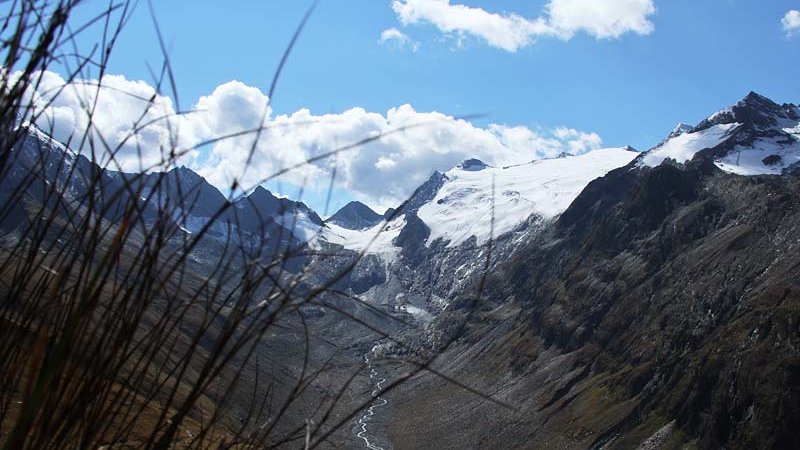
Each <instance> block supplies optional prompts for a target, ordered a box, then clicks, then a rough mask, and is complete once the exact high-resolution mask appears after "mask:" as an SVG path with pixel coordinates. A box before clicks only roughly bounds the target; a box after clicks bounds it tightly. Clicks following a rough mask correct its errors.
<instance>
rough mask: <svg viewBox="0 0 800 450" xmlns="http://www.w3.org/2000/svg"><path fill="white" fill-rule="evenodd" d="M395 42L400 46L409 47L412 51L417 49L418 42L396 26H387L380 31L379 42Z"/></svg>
mask: <svg viewBox="0 0 800 450" xmlns="http://www.w3.org/2000/svg"><path fill="white" fill-rule="evenodd" d="M392 42H393V43H395V44H396V45H397V46H398V47H400V48H410V49H411V51H412V52H416V51H417V50H419V47H420V43H419V42H416V41H414V40H413V39H411V38H410V37H408V35H407V34H405V33H403V32H402V31H400V30H398V29H397V28H387V29H385V30H383V32H381V37H380V39H378V43H379V44H387V43H392Z"/></svg>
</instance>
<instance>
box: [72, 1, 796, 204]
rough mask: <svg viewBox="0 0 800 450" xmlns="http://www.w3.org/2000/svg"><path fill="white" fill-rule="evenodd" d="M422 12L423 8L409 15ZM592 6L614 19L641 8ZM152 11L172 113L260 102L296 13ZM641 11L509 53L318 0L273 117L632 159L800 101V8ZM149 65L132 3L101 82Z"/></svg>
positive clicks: (149, 40)
mask: <svg viewBox="0 0 800 450" xmlns="http://www.w3.org/2000/svg"><path fill="white" fill-rule="evenodd" d="M403 1H406V0H403ZM425 1H431V0H419V3H420V4H423V3H425ZM550 1H553V0H548V1H544V0H513V1H512V0H494V1H491V2H490V1H487V0H470V1H467V0H451V1H450V2H449V4H448V5H449V6H453V5H464V6H466V7H469V8H472V9H477V8H480V9H482V10H483V12H484V13H486V14H490V15H496V16H497V17H504V18H508V17H511V16H512V15H516V16H518V17H521V18H524V19H526V20H529V21H534V20H536V19H537V18H540V17H543V16H544V15H545V14H546V12H545V11H546V10H545V7H546V4H548V3H549V2H550ZM554 1H562V2H564V3H568V2H572V3H580V2H581V1H586V0H554ZM603 1H604V2H606V3H609V4H612V5H614V4H618V5H622V7H624V5H625V4H626V3H630V4H634V3H642V2H645V3H649V2H650V0H641V1H640V0H616V1H615V0H603ZM154 3H156V4H155V11H156V13H157V16H158V20H159V21H160V24H161V26H162V29H163V33H164V36H165V40H166V42H167V45H168V47H169V54H170V58H171V62H172V65H173V68H174V71H175V74H176V76H177V81H178V85H179V86H180V88H179V89H180V91H179V100H180V106H181V107H182V108H183V109H187V108H191V107H193V106H194V105H195V104H196V102H197V101H198V99H199V98H200V97H201V96H204V95H209V94H210V93H211V92H213V91H214V90H215V88H217V87H218V86H220V85H223V84H225V83H226V82H229V81H231V80H239V81H241V82H242V83H243V84H245V85H247V86H250V87H255V88H258V89H260V90H261V91H262V92H266V91H267V89H268V87H269V82H270V79H271V76H272V73H273V71H274V70H275V67H276V66H277V63H278V61H279V59H280V56H281V53H282V51H283V49H284V48H285V46H286V44H287V42H288V40H289V38H290V37H291V35H292V33H293V31H294V27H295V26H296V25H297V24H298V22H299V21H300V19H301V18H302V16H303V14H304V12H305V9H306V8H307V7H308V4H309V2H306V1H298V0H291V1H283V0H280V1H269V2H265V1H240V2H236V4H235V5H232V4H231V2H219V1H207V0H197V1H193V2H191V3H190V4H187V2H184V1H177V0H161V1H159V2H154ZM652 4H653V6H654V7H655V12H654V13H650V14H647V15H646V17H645V18H646V20H647V21H648V23H649V25H650V26H651V27H652V29H649V30H643V29H642V28H641V27H639V28H638V29H637V28H636V27H633V28H631V30H628V31H625V32H621V33H620V35H619V36H618V37H614V38H606V37H602V36H601V37H598V36H597V33H593V32H591V31H587V29H586V28H584V29H580V28H577V29H576V30H573V32H572V33H571V34H572V36H571V38H570V39H568V40H567V39H565V38H564V37H563V36H556V35H549V34H547V33H544V34H535V35H532V37H531V36H529V38H530V39H529V40H526V41H525V43H524V44H522V45H521V46H520V48H516V49H513V50H514V51H510V50H509V49H508V48H506V49H504V48H500V47H498V46H497V45H492V44H491V43H490V42H488V41H487V39H486V37H485V36H482V35H480V34H479V33H478V34H476V33H473V32H471V31H469V30H461V31H455V32H453V31H450V32H447V31H446V30H443V29H442V28H443V26H442V24H441V23H438V24H437V22H436V19H435V18H431V17H427V16H424V15H423V17H422V18H421V19H420V18H418V19H417V20H415V21H406V22H404V21H403V20H402V19H401V17H400V13H399V12H398V10H397V8H393V6H392V2H391V1H390V0H347V1H334V0H322V1H320V3H319V5H318V8H317V9H316V11H315V12H314V14H313V16H312V17H311V20H310V21H309V23H308V27H307V29H306V30H305V32H304V33H303V35H302V37H301V38H300V41H299V42H298V44H297V47H296V49H295V51H294V53H293V54H292V56H291V59H290V60H289V62H288V65H287V67H286V70H285V72H284V74H283V76H282V78H281V81H280V84H279V86H278V91H277V94H276V96H275V98H274V99H273V102H272V108H273V113H274V114H292V113H293V112H295V111H298V110H300V109H302V108H308V109H310V111H311V112H312V113H313V114H315V115H321V114H336V113H340V112H342V111H346V110H349V109H351V108H354V107H358V108H363V109H364V110H365V111H368V112H376V113H380V114H384V115H385V114H386V112H387V111H388V110H389V109H391V108H395V107H398V106H400V105H404V104H410V105H412V106H413V108H414V110H415V111H418V112H428V111H438V112H441V113H444V114H446V115H450V116H462V115H471V114H484V115H485V116H482V117H481V118H479V119H474V120H472V123H473V124H474V125H475V126H476V127H487V126H489V125H490V124H503V125H507V126H523V127H527V128H530V129H532V130H539V131H542V132H543V133H545V132H546V131H549V130H554V129H556V128H558V127H568V128H570V129H576V130H581V132H586V133H596V134H597V135H599V137H600V138H602V144H603V146H622V145H632V146H634V147H636V148H638V149H640V150H645V149H647V148H649V147H651V146H653V145H655V144H657V143H658V142H659V141H660V140H661V139H663V137H664V136H665V135H666V134H668V133H669V131H670V130H671V129H672V127H673V126H674V125H675V124H676V123H677V122H678V121H684V122H687V123H692V124H693V123H696V122H698V121H699V120H701V119H702V118H704V117H706V116H707V115H709V114H710V113H712V112H714V111H716V110H718V109H721V108H722V107H725V106H727V105H730V104H733V103H735V102H736V101H737V100H739V99H740V98H741V97H743V96H744V95H745V94H747V92H749V91H750V90H755V91H757V92H759V93H762V94H764V95H766V96H768V97H771V98H773V99H774V100H776V101H779V102H793V103H797V102H798V101H800V76H798V73H800V70H799V69H800V64H799V63H798V58H797V55H800V35H797V33H794V35H792V33H790V30H787V29H785V27H784V26H783V25H782V22H781V19H782V18H783V17H784V16H785V15H786V14H787V13H788V12H789V11H790V10H797V9H800V1H798V0H769V1H763V0H701V1H698V0H652ZM90 9H91V8H87V11H86V12H85V13H87V14H88V12H89V11H88V10H90ZM391 28H394V29H396V30H397V31H399V32H401V33H403V34H404V35H405V36H406V37H407V38H406V39H408V42H406V43H405V44H403V43H402V42H399V41H398V40H392V41H389V42H383V43H380V42H379V38H380V36H381V33H382V32H383V31H384V30H387V29H391ZM160 61H161V58H160V51H159V49H158V45H157V41H156V38H155V32H154V30H153V25H152V22H151V20H150V17H149V15H148V12H147V8H146V4H141V5H140V6H139V9H138V10H137V12H136V13H135V14H134V16H133V19H132V21H131V22H130V24H129V27H128V28H127V30H126V32H125V34H123V36H122V38H121V40H120V42H119V44H118V46H117V48H116V53H115V54H114V56H113V58H112V60H111V65H110V68H109V72H110V73H113V74H122V75H124V76H125V77H126V78H127V79H129V80H137V79H143V80H148V81H149V80H150V78H151V77H150V75H149V72H148V70H147V68H146V64H145V63H146V62H149V63H150V64H152V65H156V66H157V65H158V63H159V62H160ZM435 168H437V169H444V168H440V167H435ZM419 170H422V169H419ZM431 170H432V169H431ZM318 175H319V174H317V175H311V176H318ZM424 176H427V174H425V175H424ZM417 178H419V177H418V176H417V177H415V180H414V182H416V181H417ZM289 183H291V180H289ZM322 184H324V183H322ZM273 188H274V186H273ZM403 189H406V190H407V189H408V187H405V188H402V189H400V191H402V190H403ZM364 190H365V188H361V191H364ZM361 191H359V190H358V189H355V188H352V186H350V185H347V184H342V185H341V186H340V187H339V189H338V190H337V195H336V196H335V203H337V204H339V203H342V202H344V201H345V200H348V199H350V198H360V199H362V200H366V201H368V202H370V200H372V201H371V202H370V203H371V204H373V205H375V206H376V207H377V206H380V207H383V206H386V205H388V204H391V202H392V199H395V198H397V197H398V195H399V194H397V195H394V196H393V197H391V196H390V197H384V198H380V199H379V198H377V197H374V196H373V197H372V198H370V196H369V195H367V194H365V193H364V192H361ZM398 192H399V191H398ZM306 195H311V197H309V198H308V200H309V202H310V203H311V204H312V206H316V207H318V208H321V202H322V201H323V200H322V199H323V198H324V196H322V195H321V194H320V193H319V192H317V193H316V194H315V193H313V189H312V193H311V194H308V193H307V194H306Z"/></svg>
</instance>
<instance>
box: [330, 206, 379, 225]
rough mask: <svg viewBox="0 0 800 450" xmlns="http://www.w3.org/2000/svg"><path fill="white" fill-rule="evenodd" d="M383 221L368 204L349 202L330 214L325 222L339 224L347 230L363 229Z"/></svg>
mask: <svg viewBox="0 0 800 450" xmlns="http://www.w3.org/2000/svg"><path fill="white" fill-rule="evenodd" d="M382 221H383V216H381V215H379V214H378V213H376V212H375V211H373V210H372V209H370V207H369V206H367V205H365V204H363V203H361V202H350V203H348V204H346V205H345V206H344V207H343V208H342V209H340V210H339V211H337V212H336V214H334V215H332V216H331V217H330V218H329V219H328V220H327V221H326V222H328V223H332V224H335V225H339V226H340V227H342V228H347V229H348V230H364V229H367V228H372V227H374V226H375V225H377V224H379V223H381V222H382Z"/></svg>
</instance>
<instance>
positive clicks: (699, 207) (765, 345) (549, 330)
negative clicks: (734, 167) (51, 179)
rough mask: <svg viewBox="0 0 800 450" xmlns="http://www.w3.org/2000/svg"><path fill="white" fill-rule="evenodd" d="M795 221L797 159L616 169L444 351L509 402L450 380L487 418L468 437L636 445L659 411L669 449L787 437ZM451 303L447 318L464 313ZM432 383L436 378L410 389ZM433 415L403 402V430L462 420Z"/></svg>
mask: <svg viewBox="0 0 800 450" xmlns="http://www.w3.org/2000/svg"><path fill="white" fill-rule="evenodd" d="M798 233H800V177H797V176H790V175H783V176H763V177H749V178H746V177H738V176H734V175H728V174H722V173H720V172H718V171H714V170H710V169H709V168H708V166H707V165H704V164H700V163H698V164H692V165H688V166H686V167H675V166H672V165H662V166H659V167H656V168H653V169H633V170H632V169H631V168H623V169H619V170H617V171H614V172H611V173H610V174H608V175H607V176H606V177H604V178H601V179H598V180H596V181H595V182H593V183H591V184H590V185H589V186H588V187H587V188H586V190H585V191H584V192H583V193H582V194H581V195H580V196H579V197H578V199H577V200H576V201H575V202H574V203H573V205H572V206H571V207H570V208H569V210H568V211H567V212H565V213H564V214H563V215H562V216H561V217H560V219H559V220H558V221H557V222H555V223H554V224H552V225H551V226H550V227H549V228H548V229H546V230H545V231H544V232H543V233H541V234H539V235H537V236H534V238H533V239H532V240H531V241H530V242H529V243H528V244H527V245H525V246H524V247H523V248H521V249H517V250H516V251H514V252H513V254H512V256H511V257H510V258H508V259H507V260H506V261H504V262H501V263H500V264H498V265H497V266H496V267H495V269H494V270H493V271H492V273H491V274H490V276H489V279H488V280H487V282H486V283H485V285H486V286H488V289H489V293H488V294H487V295H488V296H489V298H490V299H491V300H490V304H489V305H486V306H485V307H482V308H481V309H479V310H477V311H476V310H475V309H474V307H470V308H471V310H472V311H473V312H472V313H471V318H470V319H469V320H470V325H469V326H468V328H467V331H465V332H464V333H463V336H461V337H460V338H459V339H458V340H457V341H456V342H457V344H456V345H453V346H451V347H450V348H449V350H448V353H447V354H446V355H444V356H442V357H440V360H443V361H453V363H449V365H447V366H445V368H446V370H447V373H451V374H460V376H463V377H466V379H468V380H472V381H473V382H474V383H476V384H477V385H478V386H483V391H484V392H495V393H496V394H495V395H496V397H495V398H498V399H501V400H503V401H508V402H510V403H511V404H513V405H515V406H517V407H518V408H519V409H518V412H508V411H506V412H503V411H502V409H492V411H493V413H492V414H491V416H494V417H495V418H492V419H487V418H486V417H487V416H485V415H483V416H481V417H478V416H476V415H474V414H472V413H471V412H469V411H472V408H478V409H480V408H479V407H478V406H477V405H481V404H483V405H484V408H489V406H488V405H486V403H482V402H481V400H477V399H474V398H469V396H468V395H459V394H457V393H456V392H455V391H451V390H448V391H447V392H448V394H447V395H448V397H449V396H456V399H452V400H445V399H444V398H440V397H436V398H437V401H441V402H443V405H447V406H444V408H458V409H459V410H460V411H464V413H463V414H464V415H465V416H464V418H463V419H462V420H464V421H475V422H476V423H480V426H479V427H478V428H479V431H476V432H474V433H473V432H472V431H467V432H465V433H466V434H467V436H463V435H462V436H461V438H462V439H467V440H468V441H472V440H476V441H477V440H480V442H482V445H483V446H487V447H492V448H601V447H602V448H637V447H638V445H639V444H641V443H642V442H643V441H645V440H646V439H647V438H648V437H650V436H653V435H655V434H656V432H657V431H658V430H660V429H662V428H663V427H665V425H668V424H672V425H671V426H670V427H669V428H668V429H669V430H670V431H669V434H668V436H667V437H665V442H667V441H668V442H670V443H671V444H669V445H667V444H665V447H663V448H682V446H683V445H685V444H690V445H693V446H695V447H698V448H709V449H712V448H729V449H772V448H797V445H798V443H800V431H799V430H798V429H797V428H796V427H794V426H792V425H790V424H794V423H800V332H798V330H800V284H799V283H798V279H797V276H796V273H797V269H798V268H800V254H798V253H797V252H796V251H794V250H792V249H791V248H794V246H795V245H796V242H795V241H796V240H797V238H796V236H798V235H800V234H798ZM462 304H463V305H469V304H471V303H470V300H468V299H464V301H463V302H462ZM453 306H454V307H453V308H451V309H449V310H448V312H447V313H446V314H443V315H442V316H441V317H440V318H439V321H440V323H442V325H441V326H442V327H443V328H447V327H448V324H451V323H454V322H455V323H458V321H459V320H461V318H463V314H465V313H464V310H460V309H459V307H458V303H456V304H455V305H453ZM502 310H506V311H509V313H506V314H510V316H511V317H512V318H511V319H504V320H499V319H498V318H497V314H498V313H497V311H502ZM483 311H485V312H483ZM512 311H515V312H512ZM478 349H481V350H480V351H478ZM482 359H483V361H482ZM456 361H469V363H468V365H469V366H465V365H463V364H464V363H458V362H456ZM498 372H500V373H502V375H497V373H498ZM459 379H460V380H461V379H462V378H459ZM491 380H496V381H494V382H492V381H491ZM487 383H489V384H488V385H487ZM428 384H430V385H433V386H435V388H431V387H429V386H428ZM429 389H439V390H441V389H443V387H442V384H441V383H436V382H435V381H432V380H429V381H427V382H424V383H423V382H421V383H419V384H412V385H411V386H409V387H408V390H409V393H408V395H415V396H421V397H423V398H428V397H426V396H436V395H437V394H435V393H434V392H433V391H431V390H429ZM398 402H401V405H399V406H397V407H398V408H401V409H402V408H415V407H420V406H419V404H418V403H416V402H414V401H410V400H409V401H401V400H398ZM508 423H513V424H515V425H513V426H508V425H504V424H508ZM428 426H431V425H425V424H422V423H420V422H419V421H416V420H413V419H410V418H405V419H403V420H401V421H400V422H398V424H397V426H396V428H395V433H396V439H397V440H398V441H399V442H410V441H408V439H409V437H408V435H407V434H406V433H408V432H409V430H410V429H411V428H415V429H416V432H417V433H418V435H419V434H423V435H425V436H438V435H445V434H448V433H457V431H456V430H455V428H450V427H451V426H450V425H447V424H440V425H432V426H431V427H432V428H426V427H428ZM419 427H422V428H419ZM436 427H441V428H436ZM445 439H446V438H442V440H441V441H439V440H436V439H431V440H428V441H426V442H425V445H430V446H436V445H439V444H441V445H445V443H446V442H448V441H446V440H445ZM449 442H450V443H451V444H452V441H449ZM511 443H514V444H513V445H512V444H511ZM606 445H607V446H608V447H603V446H606Z"/></svg>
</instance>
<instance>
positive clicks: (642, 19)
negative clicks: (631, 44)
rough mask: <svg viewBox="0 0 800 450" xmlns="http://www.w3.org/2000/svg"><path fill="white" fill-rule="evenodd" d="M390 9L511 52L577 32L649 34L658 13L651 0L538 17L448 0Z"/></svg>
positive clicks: (560, 9) (606, 1)
mask: <svg viewBox="0 0 800 450" xmlns="http://www.w3.org/2000/svg"><path fill="white" fill-rule="evenodd" d="M392 9H393V10H394V12H395V13H396V14H397V17H398V19H399V20H400V22H401V23H402V24H403V25H404V26H408V25H413V24H421V23H429V24H432V25H434V26H435V27H437V28H438V29H439V30H440V31H442V32H444V33H447V34H454V35H456V36H457V37H458V38H459V40H460V39H461V38H462V37H463V36H464V35H471V36H474V37H477V38H480V39H483V40H485V41H486V42H487V43H488V44H489V45H491V46H493V47H496V48H500V49H503V50H506V51H509V52H516V51H517V50H519V49H520V48H523V47H526V46H528V45H531V44H533V43H534V42H535V40H536V39H537V38H539V37H558V38H560V39H563V40H569V39H571V38H572V37H573V36H574V35H575V34H576V33H578V32H585V33H587V34H589V35H590V36H593V37H595V38H597V39H613V38H618V37H620V36H622V35H624V34H626V33H636V34H640V35H646V34H650V33H651V32H652V31H653V30H654V26H653V23H652V22H650V17H651V16H652V15H653V14H655V12H656V9H655V5H654V4H653V0H550V2H549V3H548V4H547V5H546V6H545V9H544V12H543V14H542V16H541V17H539V18H536V19H528V18H525V17H522V16H521V15H518V14H514V13H503V14H498V13H490V12H488V11H486V10H484V9H482V8H476V7H470V6H465V5H459V4H451V3H450V0H393V1H392Z"/></svg>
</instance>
